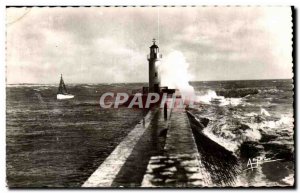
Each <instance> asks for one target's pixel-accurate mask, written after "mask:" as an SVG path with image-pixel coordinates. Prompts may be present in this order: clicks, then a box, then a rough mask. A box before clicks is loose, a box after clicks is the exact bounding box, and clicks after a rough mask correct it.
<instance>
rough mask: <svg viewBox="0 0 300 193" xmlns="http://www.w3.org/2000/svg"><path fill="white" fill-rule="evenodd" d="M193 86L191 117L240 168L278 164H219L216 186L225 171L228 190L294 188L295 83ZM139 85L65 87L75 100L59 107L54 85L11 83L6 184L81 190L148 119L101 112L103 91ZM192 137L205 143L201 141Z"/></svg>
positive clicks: (128, 112)
mask: <svg viewBox="0 0 300 193" xmlns="http://www.w3.org/2000/svg"><path fill="white" fill-rule="evenodd" d="M192 85H193V86H194V88H195V91H196V94H197V96H198V99H197V100H198V101H199V103H200V104H198V106H196V109H197V110H196V112H195V113H196V114H197V115H198V116H201V117H206V118H208V119H209V120H210V122H209V124H208V126H207V127H206V128H205V129H204V131H203V133H204V134H205V135H207V136H209V137H210V139H211V140H213V141H215V142H216V143H218V144H220V145H221V146H223V147H225V148H226V149H227V150H230V151H231V152H234V155H235V156H236V157H237V158H238V162H239V163H237V164H238V165H239V167H240V168H244V167H246V165H247V161H248V159H249V158H253V157H257V156H266V157H268V158H269V157H270V158H272V159H282V160H281V161H278V162H272V163H265V164H262V165H260V166H259V168H258V169H256V170H255V171H251V172H250V171H248V172H242V173H239V174H237V173H235V171H232V172H233V173H232V172H230V166H228V164H226V163H227V162H226V160H224V162H223V163H222V162H220V161H218V163H222V164H221V165H220V164H219V165H216V166H215V167H213V168H214V170H213V171H212V174H211V175H212V178H213V180H215V183H216V185H224V184H223V181H222V175H219V174H218V173H217V172H218V171H220V173H223V174H224V173H226V172H227V171H229V173H228V175H232V176H233V177H232V180H231V183H230V184H229V185H236V186H238V185H244V186H257V185H262V186H264V185H270V186H273V185H290V184H292V183H293V176H294V140H293V135H294V126H293V92H292V89H293V85H292V80H260V81H218V82H193V83H192ZM142 86H144V85H143V84H111V85H108V84H107V85H83V84H81V85H69V86H68V88H69V90H70V92H71V93H72V94H75V96H76V97H75V98H74V99H73V100H67V101H58V100H56V91H57V85H9V86H8V87H7V130H6V144H7V180H8V185H9V186H10V187H77V186H80V185H81V184H82V183H83V182H84V181H85V180H86V179H87V178H88V177H89V176H90V175H91V174H92V173H93V171H94V170H95V169H96V168H97V167H98V166H99V165H100V164H101V163H102V161H103V160H104V159H105V158H106V157H107V156H108V155H109V154H110V153H111V151H112V150H113V149H114V148H115V147H116V146H117V145H118V144H119V143H120V141H122V139H123V138H124V137H125V136H126V135H127V134H128V133H129V131H130V130H131V129H132V128H133V126H134V125H136V124H137V123H138V121H139V120H140V119H141V118H142V117H143V115H144V113H145V112H143V111H142V110H139V109H127V108H119V109H100V107H99V97H100V96H101V94H102V93H104V92H128V93H131V92H132V91H134V90H135V89H138V88H141V87H142ZM221 95H222V96H221ZM195 137H196V138H197V139H196V141H197V140H200V142H201V141H202V142H203V140H201V139H202V138H201V137H202V136H198V137H197V136H195ZM200 142H199V144H201V143H200ZM206 145H207V144H206ZM207 148H208V149H209V148H210V147H206V146H205V143H204V145H201V147H199V149H200V152H201V151H202V153H203V152H204V153H205V152H207ZM205 155H206V156H203V159H204V160H202V161H203V162H204V163H207V167H211V165H213V164H211V163H214V162H216V163H217V161H215V160H217V157H218V155H217V153H216V152H210V153H205ZM215 157H216V158H215ZM229 158H230V160H231V161H232V160H233V159H232V158H231V157H230V156H229V157H228V159H229ZM227 161H228V160H227ZM208 162H211V163H208ZM232 162H233V161H232ZM234 162H236V160H234ZM235 164H236V163H235ZM229 165H230V164H229ZM224 171H226V172H224ZM225 185H226V184H225Z"/></svg>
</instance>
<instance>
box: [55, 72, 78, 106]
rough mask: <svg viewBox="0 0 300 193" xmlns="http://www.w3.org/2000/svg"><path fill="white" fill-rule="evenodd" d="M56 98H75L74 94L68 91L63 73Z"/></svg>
mask: <svg viewBox="0 0 300 193" xmlns="http://www.w3.org/2000/svg"><path fill="white" fill-rule="evenodd" d="M56 98H57V99H58V100H63V99H72V98H74V95H71V94H69V93H68V91H67V88H66V85H65V83H64V80H63V78H62V74H61V75H60V83H59V87H58V91H57V95H56Z"/></svg>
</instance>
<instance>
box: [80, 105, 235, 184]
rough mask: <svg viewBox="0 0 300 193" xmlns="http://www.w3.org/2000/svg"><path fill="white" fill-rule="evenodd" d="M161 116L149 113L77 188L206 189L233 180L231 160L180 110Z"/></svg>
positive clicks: (159, 111)
mask: <svg viewBox="0 0 300 193" xmlns="http://www.w3.org/2000/svg"><path fill="white" fill-rule="evenodd" d="M167 114H168V116H167V117H165V116H164V111H163V109H159V108H156V109H153V110H151V111H149V112H148V114H147V115H146V116H145V118H144V119H143V120H141V121H140V123H139V124H138V125H137V126H136V127H135V128H134V129H133V130H132V131H131V132H130V133H129V134H128V136H127V137H126V138H125V139H124V140H123V141H122V142H121V143H120V144H119V145H118V146H117V147H116V149H115V150H114V151H113V152H112V153H111V155H110V156H108V158H107V159H106V160H105V161H104V162H103V163H102V164H101V165H100V166H99V168H98V169H97V170H96V171H95V172H94V173H93V174H92V175H91V176H90V178H89V179H87V181H86V182H85V183H84V184H83V186H82V187H209V186H213V185H214V184H218V185H225V184H228V183H229V184H230V183H231V182H232V181H234V179H233V176H235V173H234V172H233V173H232V172H231V171H235V169H234V167H235V166H236V165H237V161H236V159H235V157H234V156H233V155H231V154H230V153H229V152H226V150H224V149H222V147H220V146H219V145H218V144H216V143H213V141H210V139H208V138H206V137H205V136H203V135H201V132H198V130H197V128H194V127H193V126H191V124H190V121H189V118H188V116H187V114H186V112H185V110H184V109H172V110H171V109H168V113H167ZM207 152H208V153H207ZM223 159H225V160H228V161H225V162H224V160H223ZM232 168H233V169H234V170H232ZM211 174H214V175H213V176H211ZM224 179H228V180H227V181H224Z"/></svg>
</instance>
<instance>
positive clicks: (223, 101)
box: [196, 90, 243, 106]
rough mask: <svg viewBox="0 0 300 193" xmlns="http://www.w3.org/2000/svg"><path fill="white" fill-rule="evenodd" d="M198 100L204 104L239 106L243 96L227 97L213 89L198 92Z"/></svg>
mask: <svg viewBox="0 0 300 193" xmlns="http://www.w3.org/2000/svg"><path fill="white" fill-rule="evenodd" d="M196 102H199V103H204V104H215V105H218V106H227V105H231V106H238V105H240V104H241V103H242V102H243V101H242V98H225V97H224V96H218V95H217V93H216V92H215V91H213V90H207V91H206V92H203V91H202V92H197V93H196Z"/></svg>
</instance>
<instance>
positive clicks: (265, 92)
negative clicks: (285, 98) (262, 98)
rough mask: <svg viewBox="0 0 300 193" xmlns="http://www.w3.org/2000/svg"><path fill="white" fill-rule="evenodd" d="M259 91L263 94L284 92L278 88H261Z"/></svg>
mask: <svg viewBox="0 0 300 193" xmlns="http://www.w3.org/2000/svg"><path fill="white" fill-rule="evenodd" d="M258 91H259V93H261V94H277V93H282V92H284V91H283V90H280V89H278V88H267V89H262V90H261V89H259V90H258Z"/></svg>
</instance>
